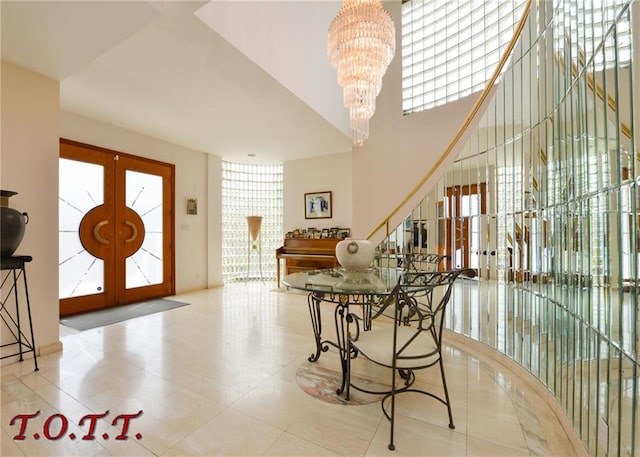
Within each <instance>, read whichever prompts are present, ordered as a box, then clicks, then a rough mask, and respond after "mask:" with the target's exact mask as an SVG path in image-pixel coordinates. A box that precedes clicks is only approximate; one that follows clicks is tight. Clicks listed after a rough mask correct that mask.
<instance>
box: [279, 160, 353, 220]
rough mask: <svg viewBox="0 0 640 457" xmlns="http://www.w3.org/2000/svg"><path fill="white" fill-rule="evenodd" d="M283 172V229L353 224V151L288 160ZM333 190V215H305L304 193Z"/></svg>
mask: <svg viewBox="0 0 640 457" xmlns="http://www.w3.org/2000/svg"><path fill="white" fill-rule="evenodd" d="M283 173H284V221H283V224H284V225H283V227H284V231H285V232H288V231H291V230H293V229H296V228H307V227H315V228H318V229H323V228H330V227H346V228H351V226H352V219H351V215H352V206H351V200H352V188H351V183H352V167H351V153H350V152H346V153H340V154H331V155H327V156H322V157H314V158H311V159H303V160H292V161H289V162H285V163H284V166H283ZM324 191H331V197H332V200H333V202H332V203H333V204H332V217H331V218H330V219H305V217H304V194H305V193H309V192H324Z"/></svg>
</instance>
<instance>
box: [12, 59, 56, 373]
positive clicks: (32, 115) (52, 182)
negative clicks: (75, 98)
mask: <svg viewBox="0 0 640 457" xmlns="http://www.w3.org/2000/svg"><path fill="white" fill-rule="evenodd" d="M1 75H2V84H1V86H2V141H1V144H2V151H1V157H2V160H1V162H0V163H1V165H0V167H1V175H0V186H1V187H2V189H7V190H13V191H15V192H18V195H16V196H14V197H12V198H11V199H10V206H12V207H14V208H16V209H18V210H20V211H24V212H27V213H28V214H29V224H28V225H27V228H26V232H25V236H24V239H23V241H22V244H21V245H20V246H19V247H18V250H17V251H16V254H22V255H31V256H32V257H33V261H32V262H31V263H28V264H27V277H28V282H29V296H30V299H31V307H32V314H33V325H34V331H35V340H36V346H37V347H38V348H39V349H41V351H42V352H44V353H46V352H50V351H52V350H57V349H59V347H60V346H59V343H58V341H59V331H58V318H59V313H58V151H59V147H58V141H59V132H58V110H59V85H58V82H57V81H54V80H52V79H49V78H46V77H44V76H40V75H37V74H35V73H32V72H30V71H26V70H24V69H22V68H20V67H17V66H15V65H13V64H10V63H8V62H4V61H3V62H2V73H1ZM3 292H4V290H3ZM23 298H24V297H23ZM2 332H4V335H3V336H4V337H6V331H5V329H4V328H3V329H2ZM9 361H11V359H5V360H4V361H3V362H4V363H6V362H9Z"/></svg>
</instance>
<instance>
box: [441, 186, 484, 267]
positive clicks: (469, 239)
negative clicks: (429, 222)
mask: <svg viewBox="0 0 640 457" xmlns="http://www.w3.org/2000/svg"><path fill="white" fill-rule="evenodd" d="M485 201H486V184H485V183H480V184H470V185H462V186H453V187H448V188H447V205H448V208H449V212H450V215H451V217H449V218H448V219H447V224H446V239H445V246H444V247H445V249H444V251H445V252H444V253H445V255H449V256H450V257H451V260H450V261H449V262H448V264H447V268H473V269H475V270H476V272H477V271H478V269H479V267H480V255H481V253H480V244H481V237H482V233H481V216H482V215H483V214H486V206H485V205H486V203H485Z"/></svg>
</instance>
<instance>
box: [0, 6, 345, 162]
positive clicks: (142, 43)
mask: <svg viewBox="0 0 640 457" xmlns="http://www.w3.org/2000/svg"><path fill="white" fill-rule="evenodd" d="M339 6H340V3H339V2H334V1H326V2H306V1H301V2H287V1H284V2H271V1H259V2H233V1H230V2H220V1H214V2H211V3H205V2H176V1H166V2H146V1H137V2H108V1H106V2H95V1H86V2H82V1H81V2H78V1H69V2H57V1H43V2H30V1H17V2H12V1H2V3H1V4H0V8H1V18H2V58H3V60H7V61H9V62H12V63H15V64H17V65H20V66H22V67H25V68H28V69H31V70H33V71H35V72H38V73H41V74H43V75H45V76H48V77H50V78H53V79H56V80H58V81H60V88H61V93H60V97H61V109H62V110H64V111H69V112H73V113H77V114H80V115H83V116H87V117H90V118H94V119H97V120H99V121H102V122H106V123H109V124H113V125H116V126H120V127H123V128H126V129H129V130H133V131H136V132H139V133H142V134H145V135H149V136H153V137H156V138H160V139H163V140H166V141H170V142H173V143H176V144H180V145H183V146H186V147H189V148H193V149H196V150H200V151H204V152H208V153H212V154H216V155H218V156H220V157H222V158H224V159H226V160H234V161H243V162H246V161H254V162H282V161H287V160H295V159H300V158H306V157H313V156H318V155H324V154H332V153H337V152H343V151H349V150H350V149H351V140H350V137H349V136H348V121H347V118H346V110H345V109H344V108H343V107H342V96H341V93H340V88H339V87H338V85H337V83H336V82H335V71H334V70H333V69H332V68H331V67H330V65H329V64H328V63H327V60H326V30H327V27H328V25H329V23H330V21H331V18H332V17H333V16H334V15H335V13H336V12H337V10H338V8H339ZM248 154H256V157H255V158H249V157H248Z"/></svg>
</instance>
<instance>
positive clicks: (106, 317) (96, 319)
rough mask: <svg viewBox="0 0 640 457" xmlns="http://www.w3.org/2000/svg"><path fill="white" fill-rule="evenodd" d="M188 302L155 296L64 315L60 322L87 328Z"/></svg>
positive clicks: (77, 328) (69, 325)
mask: <svg viewBox="0 0 640 457" xmlns="http://www.w3.org/2000/svg"><path fill="white" fill-rule="evenodd" d="M188 304H189V303H183V302H179V301H174V300H167V299H164V298H157V299H155V300H147V301H143V302H140V303H132V304H130V305H122V306H115V307H113V308H107V309H101V310H98V311H91V312H89V313H83V314H76V315H75V316H68V317H64V318H62V319H60V323H61V324H62V325H65V326H67V327H71V328H74V329H76V330H89V329H92V328H96V327H103V326H105V325H109V324H115V323H116V322H122V321H126V320H128V319H133V318H136V317H140V316H146V315H148V314H154V313H159V312H162V311H167V310H170V309H173V308H179V307H181V306H185V305H188Z"/></svg>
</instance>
